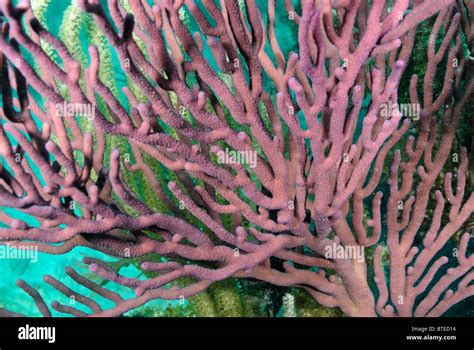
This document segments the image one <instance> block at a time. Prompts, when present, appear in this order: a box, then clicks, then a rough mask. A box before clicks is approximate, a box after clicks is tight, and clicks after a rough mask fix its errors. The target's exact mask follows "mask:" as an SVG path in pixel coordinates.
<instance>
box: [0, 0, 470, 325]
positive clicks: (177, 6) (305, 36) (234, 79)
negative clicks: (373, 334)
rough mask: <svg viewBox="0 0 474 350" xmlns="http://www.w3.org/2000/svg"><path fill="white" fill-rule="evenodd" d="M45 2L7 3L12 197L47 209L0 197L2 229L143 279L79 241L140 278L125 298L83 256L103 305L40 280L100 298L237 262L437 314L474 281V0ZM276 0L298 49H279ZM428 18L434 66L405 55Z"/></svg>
mask: <svg viewBox="0 0 474 350" xmlns="http://www.w3.org/2000/svg"><path fill="white" fill-rule="evenodd" d="M49 2H50V1H43V2H38V1H34V2H33V5H34V6H32V5H30V4H29V2H27V1H26V2H21V3H20V4H17V5H14V4H13V2H12V1H11V0H3V1H2V2H1V7H0V9H1V17H0V18H1V19H0V20H1V24H2V35H1V38H0V49H1V52H2V56H1V67H2V70H1V79H2V81H1V85H2V109H1V115H0V116H1V119H2V128H0V149H1V154H2V155H3V157H4V164H5V166H4V169H3V171H2V175H1V182H0V205H2V206H3V207H9V208H15V209H16V210H17V211H19V212H22V213H23V214H26V215H28V216H31V217H34V218H35V219H36V220H37V225H29V224H27V223H26V222H25V221H23V220H20V219H18V218H14V217H12V216H10V215H8V214H7V212H4V213H2V214H1V220H2V221H3V222H4V224H5V225H6V226H7V228H1V229H0V240H2V241H3V242H4V243H5V242H9V243H18V242H21V243H22V246H23V247H24V248H28V247H37V248H38V249H39V250H41V251H43V252H46V253H50V254H64V253H66V252H69V251H70V250H72V249H73V248H74V247H77V246H85V247H89V248H91V249H94V250H97V251H100V252H104V253H106V254H108V255H110V256H114V257H123V258H134V259H137V261H140V263H141V269H142V270H143V271H145V272H147V278H146V279H142V278H140V279H136V278H130V277H127V276H124V275H121V274H119V273H118V272H117V271H116V270H114V269H113V268H112V267H110V266H109V265H107V264H106V263H104V262H102V261H100V260H97V259H93V258H86V259H85V260H84V261H85V262H86V263H87V264H88V265H89V268H90V270H91V271H92V272H94V273H95V274H97V275H98V276H100V277H102V278H103V279H105V280H109V281H113V282H116V283H118V284H120V285H123V286H126V287H128V288H132V289H134V290H135V293H136V297H134V298H131V299H127V300H124V299H123V298H122V296H120V295H119V294H117V293H115V292H112V291H111V290H108V289H106V288H104V287H103V286H100V285H99V284H97V283H95V282H93V281H92V280H90V279H89V278H86V277H84V276H81V275H80V274H78V273H77V272H76V271H75V270H74V269H72V268H70V267H68V268H67V270H66V271H67V274H68V275H69V276H70V277H71V278H72V279H73V280H75V281H76V282H77V283H79V284H81V285H82V286H84V287H86V288H88V289H90V290H91V291H93V292H95V293H97V294H99V295H101V296H102V297H105V298H106V299H109V300H111V301H113V302H114V305H115V306H113V307H111V308H108V309H106V310H103V308H102V307H101V305H99V304H98V303H97V302H96V301H95V300H94V299H93V298H90V297H88V296H85V295H81V294H79V293H77V292H75V291H73V290H72V289H71V288H69V287H68V286H66V285H65V284H63V283H62V282H61V281H59V280H57V279H55V278H54V277H52V276H46V277H45V281H46V282H47V283H48V284H50V285H52V286H54V287H55V288H56V289H57V290H58V291H60V292H61V293H63V294H65V295H67V296H74V298H75V300H76V301H77V302H79V303H81V304H83V305H85V306H87V307H88V308H89V309H90V314H91V315H94V316H118V315H122V314H124V313H126V312H127V311H129V310H132V309H135V308H137V307H139V306H142V305H144V304H145V303H147V302H148V301H150V300H154V299H184V298H187V297H189V296H192V295H195V294H197V293H200V292H202V291H205V290H206V289H208V288H209V287H210V286H211V285H212V284H213V283H214V282H216V281H221V280H225V279H228V278H230V277H234V278H247V279H254V280H259V281H264V282H268V283H271V284H273V285H276V286H294V287H298V288H302V289H304V290H306V291H307V292H308V293H309V294H310V295H311V296H312V297H313V298H314V299H315V300H316V301H317V302H318V303H319V304H321V305H323V306H325V307H338V308H340V309H341V310H342V312H343V313H345V314H346V315H349V316H376V315H379V316H395V315H396V316H439V315H442V314H444V313H445V312H446V311H447V310H448V309H449V308H450V307H451V306H453V305H454V304H456V303H458V302H460V301H462V300H464V299H466V298H468V297H470V296H472V295H473V294H474V286H473V285H472V278H473V271H472V267H473V264H474V256H472V255H470V254H469V249H468V248H469V240H470V235H469V234H468V233H464V234H462V235H461V237H460V238H459V239H458V243H457V248H455V249H451V247H452V244H453V241H455V240H456V237H457V232H458V231H459V230H460V229H462V228H463V225H464V223H465V222H467V221H468V220H469V218H470V216H471V215H472V212H473V210H474V195H472V194H471V193H470V191H469V190H468V189H466V175H467V169H468V156H467V150H466V149H465V148H462V147H461V146H460V145H459V142H457V141H455V138H456V132H457V129H458V127H459V125H460V122H461V119H462V115H463V110H464V108H465V106H466V103H467V102H468V100H469V99H470V98H471V97H472V92H473V89H474V80H473V78H472V76H473V75H472V57H469V54H471V53H470V52H468V53H465V51H466V47H467V48H468V49H469V50H472V38H473V30H472V24H473V22H472V15H473V14H474V11H473V3H472V1H461V0H460V1H457V2H455V1H453V0H432V1H419V0H414V1H408V0H396V1H384V0H374V1H370V2H369V1H363V0H354V1H343V0H340V1H339V0H333V1H329V0H318V1H313V0H302V1H301V3H300V4H298V6H297V8H294V7H293V2H292V1H285V9H284V10H283V9H282V8H279V6H280V5H282V4H278V6H277V4H276V1H275V0H268V1H267V2H265V4H264V6H262V4H261V2H257V1H252V0H247V1H237V0H221V1H213V0H201V1H197V0H180V1H171V0H162V1H160V0H155V1H154V2H153V3H152V2H151V1H146V0H141V1H138V0H137V1H126V0H122V1H118V0H108V1H107V2H103V3H102V2H101V3H99V1H98V0H81V1H78V3H79V4H78V5H76V4H71V5H70V6H69V7H68V8H67V10H66V11H65V16H64V20H63V24H62V25H61V29H60V32H59V35H54V34H52V32H51V31H50V30H49V29H48V28H47V27H48V23H46V21H45V20H44V11H45V9H46V8H47V6H48V3H49ZM277 11H285V15H286V16H287V17H288V20H289V21H293V22H294V24H295V26H297V49H296V50H295V51H297V52H290V53H288V54H287V53H286V52H283V50H282V49H281V47H280V43H281V42H282V41H283V40H285V38H282V37H281V35H277V29H278V28H276V26H277V25H278V23H277V21H276V13H277ZM263 13H264V15H263ZM432 17H433V18H434V19H431V18H432ZM425 20H430V21H432V24H431V27H430V28H431V34H430V36H429V41H428V43H427V50H426V54H427V57H426V62H425V72H424V76H423V77H422V79H419V77H418V76H417V75H412V76H407V74H406V68H407V65H408V64H409V62H410V56H411V53H412V50H413V47H414V45H415V42H416V39H417V35H416V33H417V26H418V25H419V24H420V23H422V22H423V21H425ZM85 24H87V26H86V25H85ZM85 27H87V28H88V30H87V31H86V32H85V35H86V36H87V38H88V39H87V40H85V39H84V38H83V37H82V35H84V33H82V32H81V31H82V30H83V29H84V28H85ZM84 43H86V46H87V45H88V48H84V47H83V46H84ZM471 52H472V51H471ZM118 65H120V67H118ZM116 70H118V71H119V73H120V76H121V78H122V79H123V81H124V84H123V86H118V85H117V84H115V83H114V78H113V76H114V74H116ZM440 76H441V79H442V84H441V85H442V86H441V89H439V91H437V90H435V88H434V85H435V82H436V81H437V80H439V79H440ZM403 79H408V80H409V81H410V83H409V89H408V94H407V96H408V98H409V100H410V101H409V104H410V106H412V107H413V109H406V108H405V109H402V108H400V105H399V102H400V99H399V93H400V92H401V91H399V87H400V85H401V81H402V80H403ZM419 80H421V81H419ZM17 155H19V157H17ZM451 158H452V159H453V161H452V163H453V164H454V165H455V167H456V169H455V170H456V171H455V172H453V171H451V172H449V171H446V169H445V164H447V162H448V159H449V161H450V162H451ZM35 169H37V170H35ZM440 179H441V180H442V181H444V183H442V184H440V183H439V180H440ZM446 267H448V268H446ZM18 285H19V286H20V287H21V288H22V289H23V290H24V291H25V292H26V293H28V294H29V295H30V296H31V297H32V298H33V299H34V300H35V302H36V304H37V306H38V308H39V310H40V311H41V313H42V314H43V315H44V316H49V315H51V310H50V307H49V306H48V305H47V303H46V302H45V301H44V300H43V298H42V296H41V295H40V294H39V293H38V291H37V290H35V289H34V288H32V287H31V286H30V285H29V284H27V283H26V282H25V281H23V280H20V281H19V282H18ZM51 306H52V308H53V309H55V310H57V311H59V312H62V313H67V314H72V315H76V316H86V315H88V313H85V312H83V311H81V310H79V309H76V308H74V307H72V306H68V305H63V304H60V303H58V302H53V303H52V305H51ZM2 314H3V315H16V314H15V313H13V312H10V311H7V310H3V311H2Z"/></svg>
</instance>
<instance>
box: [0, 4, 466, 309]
mask: <svg viewBox="0 0 474 350" xmlns="http://www.w3.org/2000/svg"><path fill="white" fill-rule="evenodd" d="M0 1H2V0H0ZM125 1H126V0H124V1H123V2H124V3H125ZM131 1H133V0H131ZM106 2H107V1H106V0H101V3H106ZM150 2H152V1H150ZM256 2H257V4H258V6H259V9H260V11H261V13H262V16H263V18H264V20H265V19H266V12H267V1H260V0H256ZM31 4H32V6H33V9H34V13H35V16H36V17H37V18H38V19H39V20H40V22H41V23H42V25H43V26H45V27H46V28H47V29H48V30H49V31H51V32H52V33H53V34H54V35H56V36H58V37H59V38H61V40H63V41H64V42H65V43H66V44H67V45H69V46H68V48H69V49H70V50H73V54H74V55H75V57H81V58H82V60H85V62H84V61H83V62H84V63H86V64H88V63H87V60H88V58H87V48H88V46H89V45H90V44H91V43H93V44H95V45H97V46H98V48H99V50H100V53H101V65H102V67H101V68H100V72H101V74H102V77H101V79H103V80H105V81H107V85H108V86H109V87H111V89H112V88H113V90H115V91H121V89H122V87H124V86H127V78H126V75H125V74H124V73H123V71H122V70H121V68H120V64H119V62H118V58H117V56H116V54H115V52H114V50H113V48H112V47H111V46H110V45H109V44H108V42H107V39H106V38H105V36H104V35H103V34H102V33H101V32H100V30H99V29H98V28H96V24H95V23H94V22H93V21H92V20H91V19H90V18H89V17H88V15H86V14H85V13H83V12H82V11H81V10H80V9H79V7H78V6H77V5H75V1H74V0H31ZM298 4H299V2H298ZM276 6H277V7H276V8H277V18H276V21H277V23H276V26H275V28H276V29H277V33H276V35H277V37H278V39H279V40H278V41H279V44H280V46H281V49H282V52H283V54H284V55H285V56H286V57H287V55H288V53H289V52H290V51H295V52H298V44H297V30H298V27H297V26H296V25H295V23H294V22H293V21H290V20H289V19H288V18H287V15H286V12H284V10H283V9H284V4H283V0H277V1H276ZM103 8H104V9H106V8H107V6H103ZM278 9H282V11H278ZM295 9H296V10H297V11H300V10H301V9H300V8H299V7H298V5H297V2H295ZM183 15H184V16H186V15H187V14H186V13H184V14H183ZM186 23H187V25H188V26H189V28H192V30H193V31H196V30H198V27H197V25H196V24H195V23H194V21H193V20H192V18H190V16H187V22H186ZM430 25H432V21H431V20H430V21H427V22H426V23H424V24H423V25H421V26H420V28H419V33H420V35H419V37H418V40H419V41H420V44H419V45H417V46H415V51H414V53H413V56H412V60H411V63H410V66H409V67H408V69H407V72H406V76H408V75H411V74H414V73H416V74H418V75H420V76H421V77H422V76H423V67H424V65H425V64H426V58H425V53H426V42H427V39H428V36H429V33H430ZM423 42H424V44H423ZM45 44H46V43H45ZM46 49H48V48H47V47H46ZM49 49H50V51H49V52H50V54H51V56H52V57H53V56H54V55H55V52H54V49H52V48H49ZM25 56H26V57H27V58H28V57H29V54H28V53H27V52H26V51H25ZM209 60H210V61H213V58H212V56H211V54H210V52H209ZM31 61H32V60H31V57H29V62H31ZM408 82H409V79H406V77H405V79H402V83H401V85H400V99H401V100H403V99H408V94H407V91H408ZM265 89H266V90H267V92H270V94H271V91H272V89H275V88H274V86H273V85H272V84H270V83H269V82H268V81H267V84H266V86H265ZM275 92H276V89H275ZM404 92H405V93H404ZM118 96H120V94H119V95H118ZM121 97H122V100H121V102H122V104H123V105H127V103H128V102H127V99H126V98H125V97H124V96H123V95H122V96H121ZM367 99H370V96H368V97H367ZM37 101H38V102H39V103H41V97H39V96H38V100H37ZM0 104H1V101H0ZM470 104H471V107H473V106H472V104H473V103H472V101H471V103H470ZM367 105H368V100H366V101H364V106H363V108H362V110H361V114H363V113H365V112H366V109H364V107H365V106H367ZM466 110H467V111H469V110H471V111H472V108H466ZM301 120H302V121H303V118H302V119H301ZM1 122H2V121H0V123H1ZM463 125H464V128H465V130H461V131H460V134H461V136H462V135H464V137H466V138H469V137H471V136H470V134H471V133H472V126H469V125H465V124H463ZM12 144H15V141H14V140H13V139H12ZM470 152H472V150H470ZM105 159H107V157H105ZM447 167H448V165H447ZM448 170H449V169H448ZM448 170H446V171H448ZM158 171H163V172H166V170H165V169H159V170H158ZM135 181H136V186H137V188H145V186H144V185H143V182H144V181H146V179H143V178H137V179H135ZM145 195H146V194H145ZM148 195H152V194H148ZM0 210H5V211H8V213H9V214H12V213H13V214H12V216H13V217H16V218H19V219H21V220H23V221H25V222H27V223H28V224H29V225H31V226H35V219H34V218H31V217H26V216H25V215H23V214H21V213H15V212H14V211H12V209H9V208H2V207H0ZM1 226H2V223H0V227H1ZM85 256H88V257H95V258H100V259H102V260H103V261H105V262H110V263H111V266H114V267H115V268H116V269H117V270H119V271H120V272H121V274H123V275H126V276H129V277H135V278H139V277H140V276H141V277H143V278H145V277H146V276H144V275H143V272H141V271H140V269H139V268H138V266H139V261H134V260H133V259H116V258H111V257H109V256H107V255H105V254H102V253H100V252H97V251H95V250H91V249H88V248H77V247H76V248H74V249H73V250H72V251H71V252H69V253H67V254H64V255H59V256H55V255H49V254H44V253H38V261H37V262H35V263H33V262H31V261H30V260H18V259H0V272H1V278H0V307H5V308H7V309H9V310H11V311H14V312H24V311H25V310H28V312H30V314H31V315H32V316H41V315H40V313H39V311H37V309H36V308H35V304H34V301H33V300H32V299H31V298H29V297H28V296H27V295H26V294H25V293H24V292H23V291H22V290H21V289H20V288H18V287H17V286H16V284H15V282H16V280H17V279H19V278H21V279H24V280H25V281H27V282H28V283H29V284H30V285H31V286H32V287H34V288H36V289H37V290H38V291H39V292H40V293H41V294H42V295H43V296H44V297H45V300H46V301H47V302H48V303H50V302H51V301H53V300H58V301H60V302H62V303H64V304H65V305H68V299H67V297H66V296H64V295H63V294H61V293H60V292H58V291H57V290H56V289H55V288H53V287H52V286H50V285H48V284H47V283H45V282H44V281H43V276H44V275H46V274H48V275H51V276H54V277H55V278H57V279H58V280H59V281H61V282H64V283H65V284H67V285H68V286H69V287H71V288H72V289H74V290H76V291H77V292H78V293H81V294H83V295H85V296H88V297H91V298H93V299H94V300H95V301H97V302H98V303H99V304H100V305H101V306H102V307H103V308H108V307H110V306H111V304H110V301H108V300H106V299H103V298H101V297H100V296H97V295H96V294H93V293H92V292H91V291H90V290H88V289H86V288H84V287H83V286H81V285H79V284H77V283H75V282H74V281H73V280H72V279H70V278H69V277H68V276H67V274H66V273H65V271H64V267H65V266H71V267H73V268H75V269H76V271H77V272H79V273H80V274H82V275H83V276H85V277H88V278H90V279H91V280H93V281H95V282H97V283H102V285H103V286H106V287H107V288H109V289H111V290H113V291H116V292H118V293H120V294H121V295H122V296H123V297H124V298H131V297H133V291H131V290H130V289H128V288H124V287H121V286H120V285H118V284H115V283H113V282H109V281H108V282H106V283H104V282H103V281H102V280H101V279H100V278H99V277H97V276H95V275H94V274H93V273H91V272H89V270H88V269H87V266H86V265H85V264H84V263H83V262H82V259H83V258H84V257H85ZM473 299H474V298H472V297H471V298H469V299H467V300H465V301H463V302H461V303H459V304H457V305H455V306H454V307H453V308H451V309H450V310H449V312H448V313H447V314H446V315H445V316H474V311H473V310H474V300H473ZM69 302H71V303H74V300H72V301H69ZM74 306H75V307H76V308H78V309H80V310H84V311H87V310H88V309H87V308H86V307H84V306H82V305H81V304H79V303H74ZM52 313H53V315H54V316H61V317H64V316H66V315H65V314H62V313H59V312H56V311H55V310H52ZM127 315H128V316H220V317H226V316H248V317H252V316H265V317H295V316H339V317H340V316H343V314H342V313H341V312H340V311H339V310H337V309H328V308H324V307H322V306H320V305H318V304H317V303H316V302H315V301H314V300H313V299H312V298H311V297H309V296H308V295H307V294H306V292H305V291H303V290H299V289H296V288H283V287H275V286H270V285H268V284H265V283H263V282H257V281H241V280H236V279H229V280H226V281H221V282H217V283H215V284H214V285H212V286H211V288H209V289H208V290H207V291H206V292H203V293H201V294H199V295H196V296H194V297H191V298H189V299H187V300H185V301H179V300H177V301H153V302H150V303H148V304H146V305H145V306H143V307H141V308H139V309H137V310H133V311H130V312H129V313H128V314H127Z"/></svg>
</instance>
